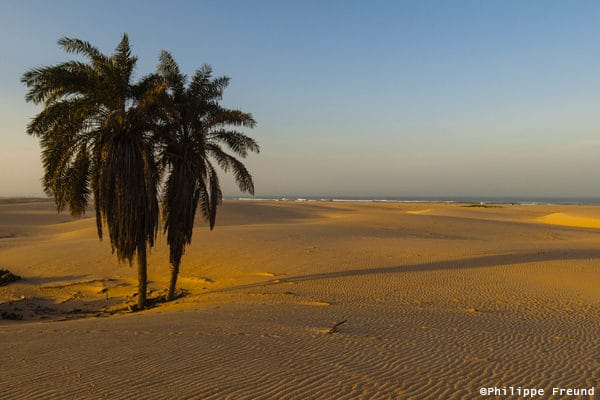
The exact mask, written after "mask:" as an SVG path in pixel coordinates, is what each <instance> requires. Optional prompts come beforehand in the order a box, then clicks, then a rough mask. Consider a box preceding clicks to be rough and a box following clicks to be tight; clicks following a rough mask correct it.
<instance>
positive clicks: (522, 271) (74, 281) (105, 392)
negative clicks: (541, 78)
mask: <svg viewBox="0 0 600 400" xmlns="http://www.w3.org/2000/svg"><path fill="white" fill-rule="evenodd" d="M598 221H600V207H583V206H510V205H506V206H503V207H500V208H481V207H464V206H462V205H447V204H446V205H442V204H384V203H328V202H322V203H313V202H304V203H292V202H226V203H225V204H224V206H223V207H222V208H221V209H220V212H219V216H218V220H217V227H216V229H215V230H214V231H213V232H209V230H208V228H206V227H205V226H203V225H202V224H201V223H200V221H198V227H197V229H196V230H195V233H194V240H193V245H192V247H190V248H189V249H188V250H187V252H186V255H185V256H184V259H183V265H182V267H181V268H182V271H181V279H180V286H181V287H182V288H184V289H186V293H187V294H186V296H184V297H183V298H181V299H179V300H178V301H176V302H174V303H171V304H167V305H165V304H163V305H159V306H158V307H156V308H153V309H151V310H148V311H144V312H141V313H135V314H131V313H128V312H126V305H127V303H128V302H130V301H132V299H131V296H132V295H133V293H134V292H135V290H136V286H135V285H136V282H135V276H136V273H135V267H134V268H130V267H129V266H128V265H119V264H118V263H117V262H116V260H115V257H114V256H113V255H112V254H111V251H110V245H109V244H108V243H106V242H102V243H100V242H98V240H97V238H96V236H95V225H94V221H93V219H91V218H83V219H79V220H72V219H71V218H70V217H68V216H65V215H58V216H57V215H56V213H54V212H53V208H52V205H51V204H50V203H47V202H45V203H44V202H37V203H3V204H0V268H8V269H10V270H11V271H13V272H14V273H16V274H19V275H21V276H22V277H23V278H24V279H23V280H22V281H20V282H18V283H13V284H10V285H8V286H3V287H0V311H5V312H15V313H19V314H21V315H23V317H24V319H23V321H1V320H0V365H1V366H2V372H1V374H2V376H1V379H0V382H1V384H0V398H10V399H64V398H92V399H95V398H98V399H100V398H144V399H164V398H169V399H185V398H189V399H196V398H197V399H476V398H481V397H480V396H479V388H481V387H491V386H499V387H504V386H514V387H518V386H521V387H531V388H545V389H546V390H547V391H549V390H551V388H552V387H582V388H585V387H593V386H600V384H599V376H600V345H599V344H598V343H599V341H598V339H599V338H600V290H598V288H600V230H598V229H595V228H596V227H598V226H600V225H598ZM167 260H168V255H167V252H166V246H165V244H164V239H163V238H160V239H159V241H158V245H157V246H156V248H155V249H154V250H153V251H152V254H151V257H150V266H149V279H150V280H151V283H150V284H149V287H150V289H152V290H153V292H152V293H151V297H152V296H157V295H159V294H160V293H161V292H162V291H163V290H164V288H165V287H166V280H165V278H166V276H167V275H168V266H167ZM343 321H345V322H344V323H342V324H339V325H338V326H337V327H336V329H335V332H334V333H332V328H333V327H334V326H335V325H336V324H338V323H340V322H343ZM597 391H598V388H596V392H597ZM496 398H498V397H496ZM499 398H502V397H499ZM504 398H508V396H505V397H504Z"/></svg>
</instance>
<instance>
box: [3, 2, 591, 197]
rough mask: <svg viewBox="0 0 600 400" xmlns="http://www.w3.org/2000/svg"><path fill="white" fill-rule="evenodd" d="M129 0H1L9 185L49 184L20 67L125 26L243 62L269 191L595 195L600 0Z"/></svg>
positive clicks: (134, 35)
mask: <svg viewBox="0 0 600 400" xmlns="http://www.w3.org/2000/svg"><path fill="white" fill-rule="evenodd" d="M124 3H125V4H121V3H120V2H116V1H115V2H110V1H102V2H91V1H89V2H84V1H27V2H20V1H7V0H4V1H2V2H0V33H1V35H0V54H2V57H1V58H0V195H4V196H12V195H35V194H41V187H40V177H41V175H42V171H41V166H40V162H39V147H38V146H37V142H36V139H34V138H32V137H29V136H27V135H26V134H25V132H24V131H25V125H26V124H27V122H28V120H29V119H30V118H31V117H32V116H33V115H34V114H35V113H36V112H38V111H39V109H38V108H36V107H34V106H33V105H30V104H26V103H25V101H24V99H23V98H24V94H25V88H24V87H23V86H22V85H21V84H20V82H19V78H20V76H21V74H22V73H23V72H24V71H25V70H27V69H29V68H32V67H36V66H40V65H49V64H54V63H57V62H61V61H64V60H66V59H68V58H69V57H70V56H69V55H67V54H65V53H63V52H62V51H61V50H60V49H59V48H58V46H57V45H56V41H57V39H59V38H60V37H62V36H75V37H79V38H82V39H85V40H88V41H90V42H92V43H93V44H95V45H96V46H98V47H100V48H101V49H102V50H103V51H105V52H111V51H112V50H113V48H114V47H115V46H116V44H117V43H118V41H119V38H120V36H121V34H122V33H123V32H127V33H128V34H129V36H130V40H131V43H132V46H133V50H134V53H135V54H136V55H137V56H138V57H139V59H140V61H139V63H138V69H137V74H138V76H142V75H144V74H147V73H149V72H152V71H153V70H154V67H155V65H156V60H157V56H158V53H159V51H160V50H161V49H166V50H169V51H170V52H171V53H172V54H173V55H174V57H175V58H176V59H177V61H178V62H179V64H180V66H181V68H182V70H183V71H185V72H187V73H188V74H191V73H193V71H194V70H195V69H196V68H197V67H199V66H200V65H202V64H203V63H209V64H211V65H212V66H213V69H214V70H215V73H216V74H218V75H228V76H230V77H231V78H232V81H231V85H230V87H229V88H228V91H227V92H226V94H225V98H224V104H225V105H228V106H231V107H239V108H241V109H243V110H245V111H249V112H252V113H253V114H254V116H255V118H256V120H257V121H258V126H257V127H256V128H255V129H254V130H251V131H249V132H248V133H249V134H250V135H252V136H253V137H255V138H256V139H257V140H258V141H259V143H260V144H261V146H262V152H261V154H260V155H257V156H256V155H254V156H251V157H250V158H249V159H248V160H247V165H248V167H249V168H250V169H251V171H252V172H253V175H254V177H255V181H256V182H255V183H256V187H257V195H258V196H267V195H268V196H271V195H299V196H303V195H304V196H309V195H317V196H319V195H323V196H492V197H493V196H534V197H535V196H538V197H539V196H598V197H600V179H599V176H600V174H599V173H598V171H599V170H600V168H599V167H600V165H599V164H600V161H599V160H600V158H599V157H598V156H599V154H600V3H599V2H594V1H575V2H564V1H560V2H552V1H543V2H542V1H528V2H522V1H515V2H510V1H439V2H437V1H416V0H415V1H389V2H388V1H369V2H367V1H362V2H358V1H326V2H325V1H294V2H292V1H258V0H257V1H239V2H233V1H198V2H190V1H179V2H178V1H169V2H166V1H162V2H158V1H156V2H151V1H127V2H124ZM223 181H224V189H225V193H226V194H228V195H237V192H236V191H235V189H234V185H233V184H232V181H231V179H224V180H223Z"/></svg>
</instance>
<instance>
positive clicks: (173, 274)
mask: <svg viewBox="0 0 600 400" xmlns="http://www.w3.org/2000/svg"><path fill="white" fill-rule="evenodd" d="M178 274H179V263H178V262H176V263H172V264H171V280H170V281H169V294H168V295H167V300H169V301H171V300H173V299H174V298H175V289H176V287H177V275H178Z"/></svg>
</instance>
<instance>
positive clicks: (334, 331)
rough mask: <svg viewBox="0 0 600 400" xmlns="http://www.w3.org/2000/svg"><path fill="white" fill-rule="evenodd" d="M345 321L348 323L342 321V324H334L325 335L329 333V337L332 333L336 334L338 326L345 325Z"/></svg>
mask: <svg viewBox="0 0 600 400" xmlns="http://www.w3.org/2000/svg"><path fill="white" fill-rule="evenodd" d="M346 321H348V320H347V319H345V320H343V321H342V322H338V323H337V324H335V325H334V326H333V327H332V328H331V329H330V330H328V331H327V333H329V334H330V335H333V334H334V333H338V326H340V325H342V324H345V323H346Z"/></svg>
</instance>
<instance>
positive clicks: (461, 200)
mask: <svg viewBox="0 0 600 400" xmlns="http://www.w3.org/2000/svg"><path fill="white" fill-rule="evenodd" d="M224 200H239V201H289V202H316V201H320V202H339V203H408V204H419V203H446V204H482V205H483V204H486V205H494V204H498V205H521V206H523V205H531V206H534V205H577V206H597V205H600V198H597V197H474V196H473V197H471V196H465V197H425V196H424V197H385V196H383V197H377V196H373V197H350V196H339V197H337V196H336V197H328V196H281V197H278V196H256V197H243V196H241V197H238V196H225V197H224ZM49 201H52V199H51V198H49V197H28V196H14V197H11V196H0V204H15V203H38V202H39V203H43V202H49Z"/></svg>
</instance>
